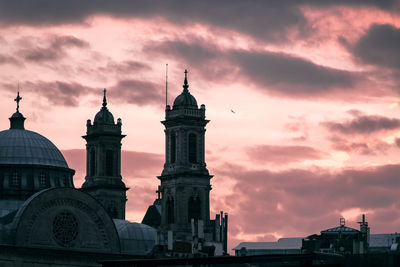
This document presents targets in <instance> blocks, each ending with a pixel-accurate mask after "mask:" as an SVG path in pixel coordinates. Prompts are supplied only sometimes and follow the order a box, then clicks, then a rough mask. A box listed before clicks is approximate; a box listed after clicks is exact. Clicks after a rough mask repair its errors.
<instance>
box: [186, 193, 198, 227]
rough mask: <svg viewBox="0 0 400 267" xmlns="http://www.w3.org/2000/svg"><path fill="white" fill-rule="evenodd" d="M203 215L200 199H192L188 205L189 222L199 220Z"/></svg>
mask: <svg viewBox="0 0 400 267" xmlns="http://www.w3.org/2000/svg"><path fill="white" fill-rule="evenodd" d="M200 214H201V203H200V199H199V197H193V196H192V197H190V198H189V203H188V222H190V221H191V220H192V219H195V220H198V219H199V218H200Z"/></svg>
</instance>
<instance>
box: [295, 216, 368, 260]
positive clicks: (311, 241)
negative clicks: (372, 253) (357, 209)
mask: <svg viewBox="0 0 400 267" xmlns="http://www.w3.org/2000/svg"><path fill="white" fill-rule="evenodd" d="M361 229H362V230H363V232H361V231H359V230H357V229H354V228H350V227H347V226H345V221H344V218H341V219H340V225H339V226H337V227H333V228H329V229H326V230H323V231H321V234H320V235H316V234H314V235H310V236H308V237H307V238H305V239H303V245H302V249H303V250H304V251H306V252H324V253H337V254H365V253H366V252H367V250H368V243H369V227H368V223H366V222H365V217H364V215H363V223H362V224H361Z"/></svg>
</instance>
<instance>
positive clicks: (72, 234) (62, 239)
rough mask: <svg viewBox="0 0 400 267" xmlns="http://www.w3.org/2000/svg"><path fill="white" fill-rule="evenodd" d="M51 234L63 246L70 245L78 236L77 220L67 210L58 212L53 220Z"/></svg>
mask: <svg viewBox="0 0 400 267" xmlns="http://www.w3.org/2000/svg"><path fill="white" fill-rule="evenodd" d="M53 236H54V238H55V239H56V241H57V242H58V243H59V244H60V245H61V246H63V247H69V246H71V243H72V242H73V241H74V240H75V239H76V237H77V236H78V220H77V219H76V217H75V216H74V215H73V214H72V213H70V212H67V211H63V212H61V213H59V214H58V215H57V216H56V217H55V218H54V220H53Z"/></svg>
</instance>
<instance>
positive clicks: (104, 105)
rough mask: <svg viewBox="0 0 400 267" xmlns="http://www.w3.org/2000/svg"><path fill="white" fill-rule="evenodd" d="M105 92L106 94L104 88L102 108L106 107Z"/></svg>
mask: <svg viewBox="0 0 400 267" xmlns="http://www.w3.org/2000/svg"><path fill="white" fill-rule="evenodd" d="M106 92H107V90H106V88H104V96H103V107H106V106H107V99H106Z"/></svg>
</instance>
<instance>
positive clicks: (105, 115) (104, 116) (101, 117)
mask: <svg viewBox="0 0 400 267" xmlns="http://www.w3.org/2000/svg"><path fill="white" fill-rule="evenodd" d="M94 122H95V123H105V124H114V116H113V115H112V114H111V112H110V111H109V110H108V108H106V107H102V108H101V110H100V111H99V112H97V114H96V116H95V117H94Z"/></svg>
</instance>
